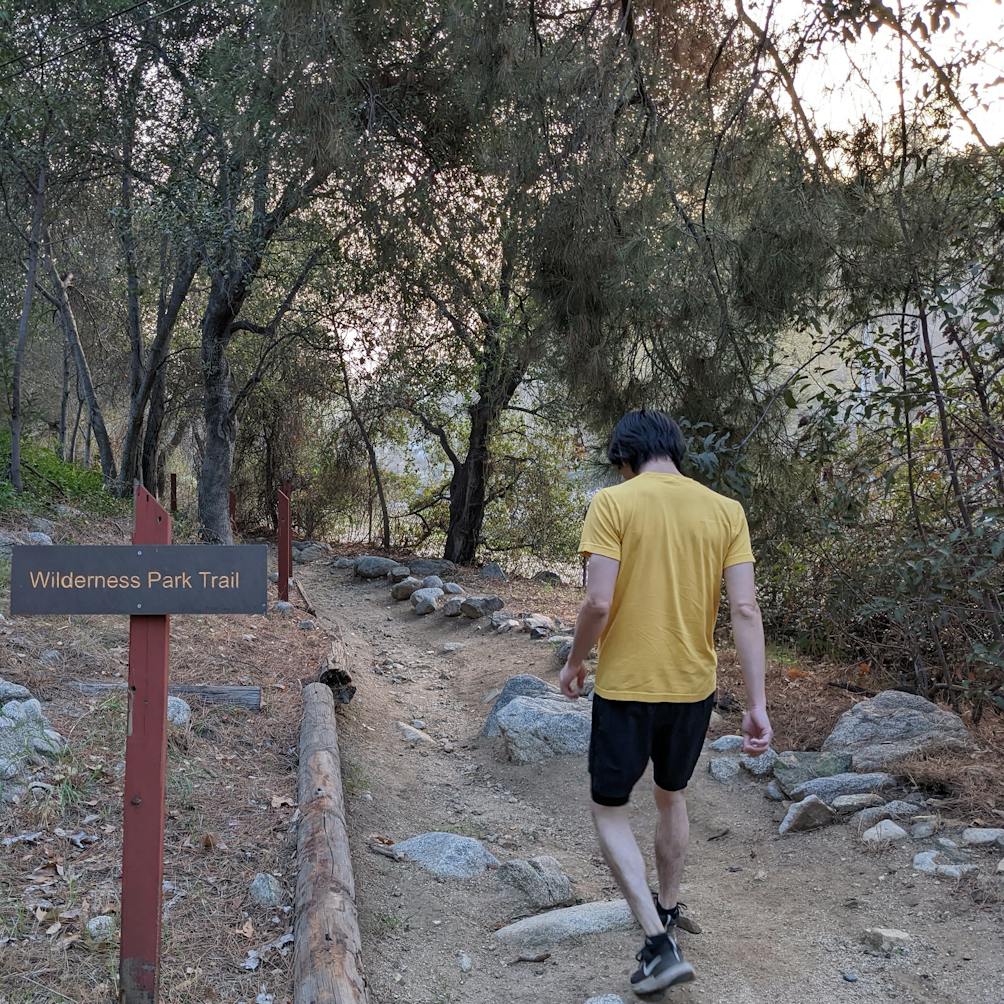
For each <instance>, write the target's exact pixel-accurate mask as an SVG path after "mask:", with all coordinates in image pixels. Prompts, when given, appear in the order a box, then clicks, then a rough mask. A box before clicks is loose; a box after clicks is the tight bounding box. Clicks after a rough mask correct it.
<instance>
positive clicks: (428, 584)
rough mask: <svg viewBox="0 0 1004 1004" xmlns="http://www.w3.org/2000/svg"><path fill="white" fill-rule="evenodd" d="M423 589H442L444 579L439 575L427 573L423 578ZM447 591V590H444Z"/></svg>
mask: <svg viewBox="0 0 1004 1004" xmlns="http://www.w3.org/2000/svg"><path fill="white" fill-rule="evenodd" d="M422 588H423V589H442V588H443V580H442V579H441V578H440V577H439V576H438V575H427V576H426V577H425V578H424V579H422ZM444 592H445V590H444Z"/></svg>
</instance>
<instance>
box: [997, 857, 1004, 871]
mask: <svg viewBox="0 0 1004 1004" xmlns="http://www.w3.org/2000/svg"><path fill="white" fill-rule="evenodd" d="M997 874H998V875H1004V858H1001V859H1000V861H998V862H997Z"/></svg>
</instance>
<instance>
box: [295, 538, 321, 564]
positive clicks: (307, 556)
mask: <svg viewBox="0 0 1004 1004" xmlns="http://www.w3.org/2000/svg"><path fill="white" fill-rule="evenodd" d="M328 553H329V552H328V548H327V546H326V545H324V544H319V543H318V542H317V541H316V540H305V541H303V542H302V543H300V544H294V545H293V561H295V562H296V563H297V564H300V565H309V564H310V563H311V562H312V561H320V560H321V559H322V558H326V557H327V556H328Z"/></svg>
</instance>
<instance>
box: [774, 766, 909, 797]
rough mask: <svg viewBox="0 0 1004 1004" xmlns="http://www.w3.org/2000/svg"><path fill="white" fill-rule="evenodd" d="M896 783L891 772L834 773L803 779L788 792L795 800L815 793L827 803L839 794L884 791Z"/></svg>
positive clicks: (863, 793) (862, 793)
mask: <svg viewBox="0 0 1004 1004" xmlns="http://www.w3.org/2000/svg"><path fill="white" fill-rule="evenodd" d="M895 783H896V779H895V778H894V777H893V776H892V775H891V774H883V773H881V772H878V773H874V774H833V775H832V776H831V777H816V778H813V779H812V780H811V781H803V782H802V784H797V785H795V787H794V788H792V790H791V791H790V792H789V793H788V794H789V795H790V796H791V798H792V799H793V800H795V801H801V799H803V798H806V797H808V796H809V795H815V796H816V797H817V798H821V799H822V800H823V801H824V802H826V804H827V805H832V804H833V800H834V799H835V798H837V797H838V796H839V795H865V794H870V793H871V792H878V791H882V789H883V788H889V787H891V786H892V785H894V784H895Z"/></svg>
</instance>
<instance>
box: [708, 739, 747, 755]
mask: <svg viewBox="0 0 1004 1004" xmlns="http://www.w3.org/2000/svg"><path fill="white" fill-rule="evenodd" d="M743 741H744V740H743V737H742V736H719V737H718V738H717V739H716V740H715V741H714V742H712V743H709V744H708V749H711V750H714V751H715V752H716V753H738V752H739V751H740V750H741V749H742V748H743Z"/></svg>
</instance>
